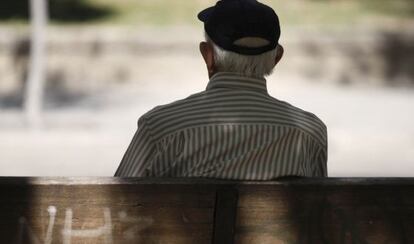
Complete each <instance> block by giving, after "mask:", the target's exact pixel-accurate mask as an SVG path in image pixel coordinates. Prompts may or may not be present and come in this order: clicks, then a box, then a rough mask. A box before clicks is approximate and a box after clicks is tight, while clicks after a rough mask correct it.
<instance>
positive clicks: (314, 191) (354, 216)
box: [236, 182, 414, 244]
mask: <svg viewBox="0 0 414 244" xmlns="http://www.w3.org/2000/svg"><path fill="white" fill-rule="evenodd" d="M383 183H384V182H383ZM411 230H414V187H413V186H412V185H404V184H403V185H391V186H387V185H386V184H381V185H373V186H369V185H358V184H355V185H343V186H338V185H332V186H327V185H325V186H319V187H315V186H305V185H300V186H298V185H296V186H283V187H280V186H278V187H274V186H266V185H263V186H258V185H257V186H254V185H250V186H240V187H239V203H238V211H237V223H236V243H238V244H244V243H263V244H266V243H272V244H273V243H329V244H331V243H372V244H377V243H414V233H412V231H411Z"/></svg>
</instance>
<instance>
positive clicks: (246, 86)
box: [207, 72, 267, 94]
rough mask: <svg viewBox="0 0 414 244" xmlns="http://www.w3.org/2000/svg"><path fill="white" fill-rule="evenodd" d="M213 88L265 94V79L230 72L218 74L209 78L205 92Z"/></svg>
mask: <svg viewBox="0 0 414 244" xmlns="http://www.w3.org/2000/svg"><path fill="white" fill-rule="evenodd" d="M215 88H230V89H241V90H253V91H259V92H262V93H266V94H267V85H266V79H264V78H255V77H247V76H244V75H242V74H238V73H230V72H219V73H216V74H214V75H213V76H212V77H211V79H210V81H209V83H208V85H207V90H210V89H215Z"/></svg>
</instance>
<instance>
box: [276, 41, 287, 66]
mask: <svg viewBox="0 0 414 244" xmlns="http://www.w3.org/2000/svg"><path fill="white" fill-rule="evenodd" d="M284 53H285V49H284V48H283V46H282V45H278V46H277V47H276V58H275V65H277V64H278V63H279V61H280V60H281V59H282V57H283V54H284Z"/></svg>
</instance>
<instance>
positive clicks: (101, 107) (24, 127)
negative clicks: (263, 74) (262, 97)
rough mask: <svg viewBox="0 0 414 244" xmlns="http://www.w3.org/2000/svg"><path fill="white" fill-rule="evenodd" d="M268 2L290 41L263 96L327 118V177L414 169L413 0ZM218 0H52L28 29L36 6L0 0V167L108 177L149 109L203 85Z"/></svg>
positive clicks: (5, 171)
mask: <svg viewBox="0 0 414 244" xmlns="http://www.w3.org/2000/svg"><path fill="white" fill-rule="evenodd" d="M40 1H41V0H31V2H32V3H34V4H38V3H39V2H40ZM263 2H265V3H267V4H269V5H270V6H272V7H273V8H274V9H275V10H276V11H277V13H278V14H279V16H280V20H281V25H282V37H281V41H280V42H281V44H282V45H284V47H285V57H284V59H283V60H282V62H281V63H280V64H279V65H278V66H277V68H276V70H275V73H274V74H273V75H272V76H271V77H269V78H268V87H269V93H270V94H271V95H272V96H274V97H276V98H278V99H281V100H285V101H287V102H289V103H291V104H293V105H295V106H299V107H301V108H303V109H305V110H309V111H312V112H313V113H315V114H316V115H318V116H319V117H320V118H321V119H322V120H323V121H324V122H325V123H326V124H327V126H328V132H329V162H328V168H329V175H330V176H411V177H412V176H414V1H412V0H289V1H283V0H267V1H263ZM214 3H215V1H211V0H191V1H189V0H116V1H115V0H48V1H47V7H45V8H46V9H47V11H45V14H46V15H47V16H48V21H47V24H46V25H45V26H44V28H41V26H42V21H41V20H42V18H41V17H40V18H39V19H40V21H39V22H36V23H39V26H40V27H39V26H38V27H35V28H38V29H37V30H38V32H37V33H41V35H40V37H39V36H37V37H35V36H36V34H34V32H33V31H32V30H33V29H34V26H31V23H34V22H33V20H34V19H35V16H34V14H33V13H31V10H30V9H31V8H30V6H32V7H33V5H30V0H13V1H3V2H2V3H1V6H0V175H1V176H111V175H113V174H114V172H115V170H116V168H117V166H118V164H119V162H120V160H121V158H122V156H123V153H124V152H125V150H126V148H127V146H128V144H129V142H130V140H131V138H132V136H133V134H134V132H135V130H136V128H137V120H138V118H139V117H140V116H141V115H142V114H143V113H145V112H146V111H148V110H150V109H152V108H153V107H155V106H157V105H160V104H165V103H169V102H172V101H174V100H177V99H181V98H184V97H186V96H188V95H190V94H192V93H195V92H199V91H202V90H204V89H205V87H206V84H207V82H208V77H207V72H206V70H205V67H204V63H203V61H202V59H201V56H200V55H199V52H198V44H199V42H200V41H202V40H203V26H202V23H199V22H198V21H197V19H196V15H197V13H198V12H199V11H200V10H202V9H204V8H206V7H208V6H211V5H213V4H214ZM40 13H41V11H40ZM37 17H39V16H38V15H37ZM37 17H36V18H37ZM33 38H37V44H38V47H37V48H38V49H36V50H38V51H39V50H40V51H39V52H37V55H40V57H42V54H41V53H44V57H43V58H40V59H39V58H38V59H33V56H31V54H35V53H36V51H33V50H34V49H35V47H34V46H33V43H31V40H33ZM42 46H43V48H42ZM31 50H32V52H31ZM42 50H43V51H44V52H42ZM39 60H40V61H39ZM42 60H43V61H42ZM39 62H41V63H42V64H44V65H42V64H40V65H39ZM33 69H35V70H36V69H38V70H42V69H43V70H44V75H43V77H42V75H41V74H40V75H39V73H36V72H33ZM40 73H41V72H40ZM32 76H33V77H35V78H33V77H32ZM31 77H32V78H31ZM36 77H37V78H38V79H36ZM36 82H37V83H38V86H37V87H38V88H39V89H34V88H33V87H36V86H33V84H35V83H36ZM31 85H32V88H30V87H31ZM42 91H43V92H42ZM36 102H37V103H38V104H39V103H40V104H42V105H41V109H36ZM30 103H34V105H33V104H32V105H30Z"/></svg>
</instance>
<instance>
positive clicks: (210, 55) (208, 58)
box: [200, 42, 215, 77]
mask: <svg viewBox="0 0 414 244" xmlns="http://www.w3.org/2000/svg"><path fill="white" fill-rule="evenodd" d="M200 53H201V55H202V56H203V59H204V62H205V63H206V66H207V70H208V74H209V76H210V77H211V76H212V75H213V74H214V72H215V70H214V51H213V47H212V46H211V45H210V44H209V43H207V42H200Z"/></svg>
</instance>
